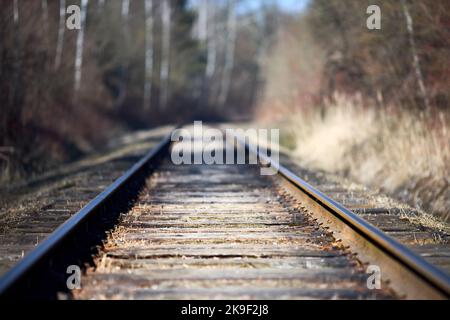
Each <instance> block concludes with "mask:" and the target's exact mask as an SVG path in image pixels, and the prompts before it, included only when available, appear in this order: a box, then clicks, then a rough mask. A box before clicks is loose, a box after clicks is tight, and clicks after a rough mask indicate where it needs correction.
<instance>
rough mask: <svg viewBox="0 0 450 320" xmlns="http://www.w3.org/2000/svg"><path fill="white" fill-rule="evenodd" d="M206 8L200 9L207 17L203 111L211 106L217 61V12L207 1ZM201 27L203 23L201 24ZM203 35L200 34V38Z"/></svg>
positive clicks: (204, 4)
mask: <svg viewBox="0 0 450 320" xmlns="http://www.w3.org/2000/svg"><path fill="white" fill-rule="evenodd" d="M202 5H203V6H205V8H203V9H202V8H200V11H201V12H203V14H204V15H206V25H205V26H203V27H204V28H206V30H205V33H206V39H205V40H206V68H205V74H204V77H203V83H202V92H201V101H200V105H201V106H202V108H203V109H206V108H208V107H209V106H210V103H209V102H210V101H209V100H210V95H211V89H212V88H213V87H214V75H215V72H216V60H217V42H216V27H217V25H216V10H215V7H214V4H212V3H210V2H208V1H207V0H205V1H204V2H203V3H202ZM199 24H200V25H201V23H200V22H199ZM200 36H201V34H199V37H200Z"/></svg>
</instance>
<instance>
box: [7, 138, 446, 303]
mask: <svg viewBox="0 0 450 320" xmlns="http://www.w3.org/2000/svg"><path fill="white" fill-rule="evenodd" d="M170 147H171V141H170V136H167V137H166V138H165V139H164V140H163V141H161V142H160V143H159V144H158V146H156V147H155V148H154V149H152V151H151V152H150V153H149V154H147V155H146V156H145V157H144V158H143V159H142V160H141V161H139V163H137V164H136V165H134V166H133V168H131V169H130V170H129V171H127V172H126V173H125V174H124V175H123V176H122V177H120V178H119V179H118V180H117V181H116V182H114V183H113V184H112V185H111V186H109V187H108V188H107V189H106V190H105V191H103V192H102V193H101V194H100V195H98V196H97V197H96V198H95V199H94V200H92V201H91V202H90V203H89V204H88V205H87V206H86V207H84V208H83V209H82V210H81V211H79V212H78V213H77V214H76V215H75V216H73V217H72V218H70V219H69V220H68V221H67V222H66V223H64V224H63V225H61V226H60V227H59V228H58V229H57V230H56V231H55V232H54V233H53V234H52V235H51V236H50V237H48V238H47V240H45V241H44V242H42V243H41V244H40V245H39V246H38V247H37V248H36V249H35V250H33V251H32V252H31V253H30V254H29V255H27V256H26V257H25V258H24V259H23V260H22V261H21V262H19V263H18V264H17V265H16V266H15V267H14V268H13V269H11V270H10V271H9V272H8V273H7V274H6V275H5V276H4V277H2V279H1V282H0V294H1V297H2V298H4V299H14V298H19V299H24V298H25V299H26V298H31V299H33V298H39V299H43V298H48V299H56V298H70V299H303V298H316V299H399V298H408V299H413V298H421V299H447V298H448V297H449V296H450V279H449V277H448V275H446V274H445V273H444V272H442V271H440V270H439V269H437V268H436V267H434V266H433V265H431V264H430V263H428V262H426V261H425V260H424V259H422V258H421V257H420V256H418V255H416V254H415V253H413V252H412V251H411V250H409V249H407V248H406V247H404V246H402V245H401V244H399V243H398V242H396V241H395V240H393V239H391V238H390V237H388V236H387V235H386V234H385V233H383V232H382V231H380V230H379V229H377V228H375V227H373V226H372V225H370V224H369V223H367V222H366V221H365V220H363V219H361V218H360V217H358V216H357V215H355V214H354V213H353V212H351V211H349V210H347V209H346V208H345V207H343V206H342V205H341V204H339V203H337V202H335V201H334V200H332V199H331V198H329V197H327V196H326V195H324V194H323V193H321V192H320V191H318V190H316V189H314V188H313V187H312V186H310V185H309V184H307V183H306V182H305V181H303V180H302V179H300V178H299V177H297V176H296V175H295V174H293V173H292V172H291V171H289V170H288V169H287V168H285V167H283V166H281V165H280V164H275V165H276V166H277V167H278V172H279V173H278V175H276V176H270V177H265V176H261V175H260V173H259V170H258V168H257V167H255V166H252V165H182V166H177V165H174V164H173V163H172V162H171V160H170V152H169V150H170ZM240 147H241V148H242V147H243V148H246V149H247V151H248V152H249V153H254V154H257V153H258V151H257V150H256V148H255V147H254V146H251V145H246V144H245V143H244V142H243V141H241V143H240ZM263 157H264V156H263V155H260V158H263ZM71 265H72V266H73V265H74V266H80V267H81V268H82V269H83V270H84V271H85V272H84V273H83V275H82V277H81V284H82V286H81V289H80V290H72V291H69V290H68V288H67V284H66V281H67V277H68V274H67V267H68V266H71ZM369 265H371V266H372V267H373V266H375V267H376V268H378V269H377V270H379V271H380V276H381V288H379V289H377V288H375V289H374V288H372V287H370V286H368V277H369V276H370V274H367V270H368V266H369Z"/></svg>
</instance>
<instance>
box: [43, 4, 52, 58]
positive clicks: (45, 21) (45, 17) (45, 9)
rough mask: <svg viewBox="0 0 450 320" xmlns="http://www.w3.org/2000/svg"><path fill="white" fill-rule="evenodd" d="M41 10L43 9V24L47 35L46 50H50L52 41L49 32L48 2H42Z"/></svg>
mask: <svg viewBox="0 0 450 320" xmlns="http://www.w3.org/2000/svg"><path fill="white" fill-rule="evenodd" d="M41 9H42V23H43V26H44V28H43V31H44V33H45V35H44V37H45V48H46V49H48V47H49V45H50V40H49V31H50V27H49V22H48V3H47V0H41Z"/></svg>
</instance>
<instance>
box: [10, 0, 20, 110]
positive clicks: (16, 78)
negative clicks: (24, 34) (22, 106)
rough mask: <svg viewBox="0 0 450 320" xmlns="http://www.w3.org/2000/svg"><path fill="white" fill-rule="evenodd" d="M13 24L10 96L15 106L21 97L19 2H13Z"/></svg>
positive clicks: (15, 0)
mask: <svg viewBox="0 0 450 320" xmlns="http://www.w3.org/2000/svg"><path fill="white" fill-rule="evenodd" d="M13 22H14V50H13V52H14V73H13V78H12V94H11V96H10V106H14V104H15V103H16V99H17V97H19V95H20V88H19V87H20V85H19V82H20V74H21V64H22V63H21V62H22V61H21V57H20V52H21V48H20V47H21V43H20V21H19V0H14V1H13Z"/></svg>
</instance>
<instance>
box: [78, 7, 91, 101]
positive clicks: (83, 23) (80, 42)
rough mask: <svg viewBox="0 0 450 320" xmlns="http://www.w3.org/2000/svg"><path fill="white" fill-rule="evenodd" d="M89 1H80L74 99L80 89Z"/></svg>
mask: <svg viewBox="0 0 450 320" xmlns="http://www.w3.org/2000/svg"><path fill="white" fill-rule="evenodd" d="M88 2H89V0H81V8H80V9H81V19H80V22H81V28H80V30H78V35H77V44H76V53H75V98H76V97H77V93H78V91H79V90H80V88H81V75H82V69H83V45H84V31H85V26H86V16H87V5H88Z"/></svg>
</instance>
